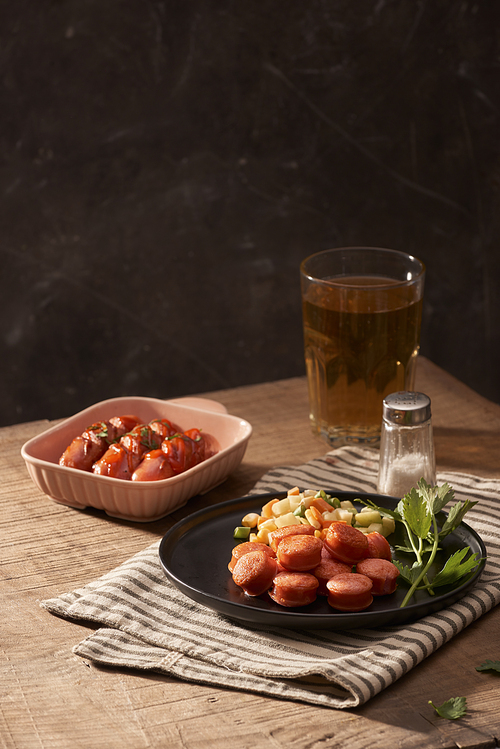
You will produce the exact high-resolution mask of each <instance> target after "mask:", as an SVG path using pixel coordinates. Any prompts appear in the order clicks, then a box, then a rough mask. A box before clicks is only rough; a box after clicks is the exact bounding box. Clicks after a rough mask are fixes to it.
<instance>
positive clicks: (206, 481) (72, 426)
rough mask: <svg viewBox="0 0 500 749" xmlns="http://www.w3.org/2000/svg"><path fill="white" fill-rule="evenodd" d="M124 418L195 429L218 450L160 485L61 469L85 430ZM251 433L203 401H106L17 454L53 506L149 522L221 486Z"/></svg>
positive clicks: (213, 404)
mask: <svg viewBox="0 0 500 749" xmlns="http://www.w3.org/2000/svg"><path fill="white" fill-rule="evenodd" d="M123 414H134V415H136V416H138V417H139V419H141V421H143V422H144V423H148V422H149V421H151V420H152V419H157V418H160V419H162V418H163V419H165V418H166V419H170V420H171V421H172V422H174V423H175V424H177V425H178V426H179V427H180V428H181V429H183V430H185V429H190V428H193V427H196V428H198V429H201V430H202V431H204V432H206V433H208V434H210V435H212V436H213V437H215V438H216V440H217V441H218V443H219V446H220V450H219V452H217V453H216V454H215V455H213V456H212V457H211V458H208V459H207V460H205V461H203V462H202V463H200V464H199V465H197V466H195V467H194V468H190V469H189V470H187V471H185V472H184V473H181V474H179V475H178V476H173V477H172V478H169V479H163V480H161V481H125V480H123V479H115V478H111V477H109V476H97V475H95V474H93V473H88V472H86V471H80V470H78V469H75V468H67V467H64V466H60V465H59V462H58V461H59V458H60V456H61V455H62V453H63V451H64V450H65V448H66V447H67V446H68V445H69V444H70V442H71V441H72V440H73V439H74V438H75V437H76V436H77V435H78V434H81V433H82V432H83V431H84V430H85V429H86V428H87V427H88V426H90V425H91V424H93V423H95V422H97V421H103V420H106V419H109V418H111V417H112V416H120V415H123ZM251 434H252V427H251V425H250V424H249V423H248V422H247V421H245V420H244V419H240V418H238V417H237V416H232V415H230V414H228V413H227V411H226V409H225V408H224V406H223V405H222V404H220V403H217V402H216V401H212V400H208V399H206V398H179V399H176V400H171V401H164V400H159V399H157V398H142V397H138V396H137V397H126V398H110V399H109V400H105V401H101V402H100V403H96V404H95V405H93V406H90V407H89V408H86V409H85V410H83V411H80V413H77V414H75V416H72V417H70V418H69V419H66V420H65V421H63V422H61V423H59V424H56V425H55V426H53V427H51V428H50V429H48V430H47V431H46V432H43V433H42V434H40V435H38V436H37V437H33V439H31V440H29V441H28V442H26V444H25V445H23V447H22V450H21V454H22V456H23V458H24V460H25V461H26V466H27V468H28V473H29V474H30V476H31V478H32V479H33V481H34V483H35V484H36V486H37V487H38V488H39V489H41V490H42V492H44V493H45V494H47V495H48V496H49V497H50V498H51V499H53V500H54V501H55V502H60V503H61V504H65V505H69V506H70V507H76V508H79V509H83V508H85V507H95V508H96V509H98V510H104V512H106V513H107V514H108V515H110V516H112V517H117V518H123V519H126V520H134V521H137V522H151V521H153V520H158V518H161V517H163V516H165V515H168V514H169V513H170V512H172V511H173V510H175V509H177V508H178V507H182V505H184V504H185V503H186V502H187V501H188V499H190V498H191V497H194V496H195V495H196V494H203V493H206V492H207V491H209V490H210V489H212V488H213V487H214V486H217V485H218V484H220V483H222V482H223V481H224V480H225V479H226V478H227V476H228V475H229V474H230V473H231V472H232V471H234V470H235V468H237V466H238V465H239V464H240V462H241V460H242V458H243V455H244V454H245V450H246V447H247V444H248V440H249V439H250V436H251Z"/></svg>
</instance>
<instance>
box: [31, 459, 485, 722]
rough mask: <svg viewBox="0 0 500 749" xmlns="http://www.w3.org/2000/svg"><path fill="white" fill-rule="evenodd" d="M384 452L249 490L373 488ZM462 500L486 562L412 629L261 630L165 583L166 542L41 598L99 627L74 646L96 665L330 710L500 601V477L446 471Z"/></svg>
mask: <svg viewBox="0 0 500 749" xmlns="http://www.w3.org/2000/svg"><path fill="white" fill-rule="evenodd" d="M377 470H378V452H376V451H374V450H367V449H366V448H354V447H343V448H340V449H337V450H334V451H332V452H329V453H327V454H326V455H325V456H324V457H322V458H319V459H316V460H313V461H311V462H309V463H306V464H305V465H302V466H298V467H293V466H284V467H279V468H275V469H273V470H272V471H269V473H267V474H266V475H265V476H264V477H263V478H262V479H261V480H260V481H259V482H258V484H257V485H256V486H255V487H254V489H253V491H252V494H262V493H266V492H274V491H276V492H279V491H283V490H286V489H289V488H291V487H293V486H300V487H302V488H318V487H319V488H321V487H328V488H334V487H335V488H337V489H338V490H348V491H349V490H353V491H359V492H360V493H361V492H366V493H370V492H374V491H375V490H376V489H375V487H376V480H377ZM444 482H448V483H449V484H450V485H451V486H452V487H453V488H454V490H455V496H456V499H457V500H459V499H461V500H463V499H466V498H469V499H472V500H476V501H478V503H479V504H477V505H476V506H475V507H474V508H473V509H472V510H471V511H469V512H468V514H467V523H468V524H469V525H471V526H472V527H473V528H474V529H475V530H476V531H477V532H478V533H479V534H480V535H481V536H482V538H483V540H484V542H485V544H486V546H487V550H488V562H487V564H486V567H485V570H484V572H483V575H482V577H481V579H480V581H479V583H478V585H477V586H476V587H475V588H474V589H473V591H472V592H471V593H469V594H468V595H467V596H466V597H465V598H463V599H461V600H460V601H459V602H458V603H455V604H453V605H451V606H449V607H448V608H447V609H445V610H443V611H441V612H439V613H437V614H433V615H430V616H427V617H425V618H423V619H420V620H419V621H416V622H413V623H411V624H408V625H400V626H394V627H380V628H377V629H363V630H362V629H359V630H350V631H345V632H332V631H328V630H315V631H313V630H288V629H278V628H268V629H266V630H265V631H263V630H259V629H258V628H252V627H249V626H245V625H243V624H239V623H237V622H234V621H231V620H229V619H226V618H225V617H223V616H221V615H219V614H217V613H215V612H213V611H211V610H209V609H207V608H205V607H204V606H202V605H200V604H197V603H195V602H193V601H191V600H190V599H188V598H186V597H185V596H184V595H183V594H182V593H180V592H179V591H178V590H177V589H176V588H175V587H174V586H173V585H171V584H170V582H169V581H168V580H167V579H166V577H165V575H164V573H163V570H162V568H161V566H160V562H159V558H158V545H159V544H158V542H156V543H154V544H153V545H152V546H150V547H149V548H147V549H145V550H144V551H142V552H141V553H139V554H136V555H135V556H134V557H132V558H131V559H129V560H128V561H126V562H125V563H124V564H122V565H120V566H119V567H117V568H116V569H114V570H113V571H111V572H109V573H108V574H106V575H104V576H103V577H101V578H100V579H98V580H96V581H95V582H92V583H90V584H89V585H86V586H85V587H83V588H80V589H79V590H75V591H73V592H72V593H67V594H63V595H61V596H59V597H57V598H53V599H51V600H46V601H43V602H42V603H41V605H42V606H43V607H44V608H45V609H47V610H48V611H50V612H51V613H53V614H56V615H58V616H61V617H66V618H68V619H74V620H85V621H89V622H96V623H98V624H99V625H100V627H101V628H100V629H97V631H95V632H94V633H93V634H91V635H90V636H89V637H87V638H86V639H85V640H83V641H82V642H81V643H79V644H78V645H77V646H76V647H75V648H74V652H75V653H76V654H77V655H79V656H81V657H82V658H85V659H88V660H90V661H93V662H95V663H99V664H103V665H108V666H116V667H132V668H137V669H142V670H146V671H147V670H152V671H156V672H162V673H165V674H168V675H170V676H175V677H178V678H180V679H185V680H187V681H192V682H197V683H200V684H209V685H212V686H214V685H217V686H221V687H225V688H233V689H239V690H246V691H249V692H257V693H259V694H263V695H267V696H274V697H278V698H282V699H290V700H298V701H303V702H307V703H312V704H315V705H321V706H324V707H332V708H353V707H356V706H357V705H362V704H363V703H365V702H367V701H368V700H369V699H371V698H372V697H374V696H375V695H376V694H378V693H379V692H381V691H382V690H383V689H385V688H386V687H388V686H389V685H390V684H392V683H394V682H395V681H397V680H398V679H400V678H401V677H402V676H404V675H405V674H406V673H407V672H408V671H410V670H411V669H412V668H414V667H415V666H416V665H418V663H420V662H421V661H422V660H423V659H424V658H426V657H427V656H429V655H431V654H432V653H433V652H434V651H436V650H437V649H438V648H439V647H441V645H443V644H444V643H446V642H447V641H448V640H450V639H451V638H452V637H454V636H455V635H457V634H458V633H459V632H460V631H461V630H462V629H464V628H465V627H467V626H468V625H469V624H471V623H472V622H473V621H475V620H476V619H478V618H479V617H480V616H482V615H483V614H485V613H486V612H487V611H489V610H490V609H492V608H493V607H494V606H496V605H497V604H498V603H499V602H500V521H499V519H498V499H499V496H500V480H493V479H481V478H477V477H475V476H470V475H466V474H463V473H439V474H438V483H440V484H441V483H444Z"/></svg>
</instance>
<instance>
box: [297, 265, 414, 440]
mask: <svg viewBox="0 0 500 749" xmlns="http://www.w3.org/2000/svg"><path fill="white" fill-rule="evenodd" d="M421 312H422V294H421V287H418V286H417V285H415V284H406V285H405V284H404V282H401V281H396V280H394V279H392V278H384V277H380V276H350V277H349V276H347V277H346V276H341V277H330V278H324V279H322V280H321V282H320V283H314V282H312V283H310V285H309V286H308V288H306V289H305V290H304V293H303V319H304V345H305V359H306V367H307V375H308V386H309V402H310V419H311V425H312V428H313V431H315V432H317V433H318V434H320V435H322V436H323V437H324V438H326V439H327V441H328V442H329V443H330V444H331V445H338V444H345V443H361V444H375V443H377V442H378V441H379V438H380V426H381V421H382V401H383V399H384V398H385V396H386V395H389V394H390V393H393V392H396V391H399V390H412V389H413V388H414V377H415V365H416V358H417V354H418V349H419V339H420V323H421Z"/></svg>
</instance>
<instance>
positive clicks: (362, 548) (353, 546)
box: [325, 522, 368, 564]
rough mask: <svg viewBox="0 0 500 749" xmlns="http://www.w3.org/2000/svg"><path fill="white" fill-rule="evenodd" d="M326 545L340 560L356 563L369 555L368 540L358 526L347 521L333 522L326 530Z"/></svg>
mask: <svg viewBox="0 0 500 749" xmlns="http://www.w3.org/2000/svg"><path fill="white" fill-rule="evenodd" d="M325 546H326V548H327V549H328V551H329V552H330V554H331V555H332V557H333V558H334V559H338V561H339V562H347V563H348V564H356V562H359V560H360V559H364V558H365V557H367V556H368V541H367V540H366V536H365V534H364V533H362V532H361V531H360V530H358V529H357V528H353V527H352V525H347V523H340V522H336V523H332V524H331V526H330V527H329V528H328V530H327V532H326V538H325Z"/></svg>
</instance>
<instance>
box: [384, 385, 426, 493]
mask: <svg viewBox="0 0 500 749" xmlns="http://www.w3.org/2000/svg"><path fill="white" fill-rule="evenodd" d="M421 478H423V479H425V481H427V483H428V484H431V486H435V484H436V457H435V453H434V438H433V433H432V422H431V401H430V398H429V397H428V396H427V395H424V393H414V392H399V393H392V394H391V395H388V396H387V397H386V398H385V399H384V404H383V418H382V431H381V435H380V465H379V474H378V484H377V491H378V493H379V494H388V495H390V496H392V497H403V496H404V495H405V494H406V493H407V492H409V491H410V489H411V488H412V487H413V486H416V485H417V482H418V481H419V480H420V479H421Z"/></svg>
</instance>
